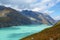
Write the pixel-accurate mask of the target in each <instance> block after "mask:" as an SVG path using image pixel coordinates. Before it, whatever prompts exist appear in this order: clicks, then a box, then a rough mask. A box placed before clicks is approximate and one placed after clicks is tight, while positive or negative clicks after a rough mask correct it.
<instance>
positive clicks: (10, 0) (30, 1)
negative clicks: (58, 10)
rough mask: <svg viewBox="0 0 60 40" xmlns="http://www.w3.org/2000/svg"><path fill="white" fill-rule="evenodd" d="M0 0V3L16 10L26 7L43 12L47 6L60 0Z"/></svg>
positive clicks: (49, 6)
mask: <svg viewBox="0 0 60 40" xmlns="http://www.w3.org/2000/svg"><path fill="white" fill-rule="evenodd" d="M37 1H38V0H5V1H4V0H0V3H1V4H2V5H5V6H7V7H11V8H14V9H17V10H19V9H20V10H21V9H28V10H33V11H40V12H45V11H46V10H48V9H49V8H51V7H53V6H54V5H56V4H57V3H58V2H59V1H60V0H40V1H38V2H37Z"/></svg>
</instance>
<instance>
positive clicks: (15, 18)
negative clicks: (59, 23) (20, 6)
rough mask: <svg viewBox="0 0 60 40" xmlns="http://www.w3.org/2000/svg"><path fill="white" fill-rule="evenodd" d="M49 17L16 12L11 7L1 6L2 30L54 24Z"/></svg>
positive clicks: (29, 12)
mask: <svg viewBox="0 0 60 40" xmlns="http://www.w3.org/2000/svg"><path fill="white" fill-rule="evenodd" d="M54 22H55V21H54V20H53V19H52V18H51V17H50V16H49V15H44V14H42V13H39V12H33V11H28V10H23V11H21V12H19V11H16V10H14V9H12V8H9V7H4V6H0V28H1V27H10V26H18V25H30V24H54Z"/></svg>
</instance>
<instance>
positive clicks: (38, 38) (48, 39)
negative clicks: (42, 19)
mask: <svg viewBox="0 0 60 40" xmlns="http://www.w3.org/2000/svg"><path fill="white" fill-rule="evenodd" d="M21 40H60V21H59V22H57V23H56V24H55V25H54V26H52V27H51V28H47V29H45V30H43V31H41V32H39V33H36V34H33V35H31V36H28V37H25V38H23V39H21Z"/></svg>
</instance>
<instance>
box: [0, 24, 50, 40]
mask: <svg viewBox="0 0 60 40" xmlns="http://www.w3.org/2000/svg"><path fill="white" fill-rule="evenodd" d="M48 27H51V26H48V25H27V26H13V27H9V28H0V40H19V39H22V38H24V37H26V36H29V35H31V34H34V33H37V32H40V31H42V30H43V29H45V28H48Z"/></svg>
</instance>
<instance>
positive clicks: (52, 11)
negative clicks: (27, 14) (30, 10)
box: [44, 10, 55, 14]
mask: <svg viewBox="0 0 60 40" xmlns="http://www.w3.org/2000/svg"><path fill="white" fill-rule="evenodd" d="M54 12H55V11H54V10H46V11H44V13H47V14H52V13H54Z"/></svg>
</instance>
